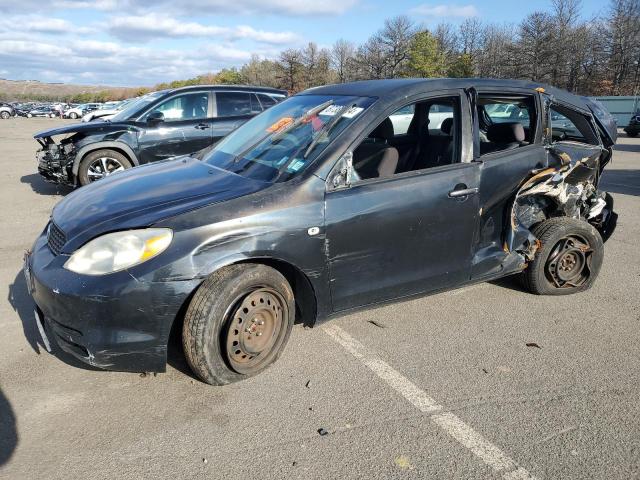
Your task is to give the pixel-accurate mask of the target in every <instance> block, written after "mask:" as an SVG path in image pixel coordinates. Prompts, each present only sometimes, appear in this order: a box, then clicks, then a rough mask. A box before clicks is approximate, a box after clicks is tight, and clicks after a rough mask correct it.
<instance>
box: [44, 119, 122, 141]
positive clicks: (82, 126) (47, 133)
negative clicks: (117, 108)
mask: <svg viewBox="0 0 640 480" xmlns="http://www.w3.org/2000/svg"><path fill="white" fill-rule="evenodd" d="M123 128H131V129H135V127H133V126H131V125H130V124H128V123H111V122H101V123H99V124H96V123H74V124H72V125H65V126H64V127H58V128H51V129H49V130H43V131H42V132H38V133H36V134H35V135H34V136H33V138H36V139H38V138H46V137H53V136H55V135H64V134H65V133H79V132H88V131H92V132H96V131H99V130H103V129H105V130H106V129H109V130H121V129H123Z"/></svg>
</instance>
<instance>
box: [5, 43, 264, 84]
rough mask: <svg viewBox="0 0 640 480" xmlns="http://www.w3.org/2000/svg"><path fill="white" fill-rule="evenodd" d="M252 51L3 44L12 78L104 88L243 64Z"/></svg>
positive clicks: (210, 47)
mask: <svg viewBox="0 0 640 480" xmlns="http://www.w3.org/2000/svg"><path fill="white" fill-rule="evenodd" d="M251 53H252V52H250V51H245V50H242V49H237V48H233V47H230V46H225V45H214V44H207V45H202V46H199V47H197V48H194V49H193V50H190V51H181V50H174V49H169V50H155V49H152V48H149V47H132V46H123V45H120V44H118V43H114V42H102V41H96V40H85V41H72V42H68V43H67V44H60V42H55V43H54V42H44V41H26V40H0V65H2V66H3V68H6V70H7V73H6V74H5V76H7V77H8V78H12V79H34V78H35V79H38V80H41V81H44V82H60V81H66V82H76V83H86V82H90V83H94V84H100V85H124V86H139V85H153V84H155V83H159V82H162V81H167V80H174V79H176V78H189V77H194V76H196V75H199V74H202V73H205V72H210V71H217V70H219V69H220V68H223V67H226V66H229V65H230V64H237V63H243V62H245V61H247V60H248V59H249V58H250V57H251Z"/></svg>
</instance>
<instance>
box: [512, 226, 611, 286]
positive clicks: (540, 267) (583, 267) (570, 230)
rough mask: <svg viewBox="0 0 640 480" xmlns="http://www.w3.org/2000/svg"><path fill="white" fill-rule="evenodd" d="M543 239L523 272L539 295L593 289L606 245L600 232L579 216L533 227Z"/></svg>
mask: <svg viewBox="0 0 640 480" xmlns="http://www.w3.org/2000/svg"><path fill="white" fill-rule="evenodd" d="M532 233H533V234H534V235H535V236H536V237H537V238H538V239H539V240H540V244H541V245H540V248H539V249H538V251H537V252H536V255H535V258H534V259H533V261H532V262H531V263H530V264H529V265H528V266H527V268H526V270H525V271H524V272H523V273H522V277H523V283H524V286H525V287H526V288H527V289H528V290H529V291H530V292H531V293H535V294H537V295H567V294H570V293H577V292H582V291H584V290H587V289H589V288H590V287H591V286H592V285H593V283H594V282H595V280H596V278H597V277H598V273H599V272H600V267H601V266H602V260H603V258H604V244H603V243H602V237H601V236H600V234H599V233H598V231H597V230H596V229H595V228H593V226H591V225H590V224H589V223H587V222H585V221H583V220H577V219H575V218H566V217H557V218H551V219H549V220H545V221H544V222H541V223H539V224H538V225H536V226H535V227H534V228H533V229H532Z"/></svg>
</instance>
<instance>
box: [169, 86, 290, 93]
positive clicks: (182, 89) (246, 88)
mask: <svg viewBox="0 0 640 480" xmlns="http://www.w3.org/2000/svg"><path fill="white" fill-rule="evenodd" d="M203 88H205V89H214V90H220V91H224V90H227V91H233V92H257V93H275V94H278V95H286V94H287V91H286V90H279V89H277V88H270V87H255V86H252V85H190V86H188V87H179V88H174V89H170V90H164V91H166V92H171V93H175V92H185V91H187V92H188V91H191V90H202V89H203Z"/></svg>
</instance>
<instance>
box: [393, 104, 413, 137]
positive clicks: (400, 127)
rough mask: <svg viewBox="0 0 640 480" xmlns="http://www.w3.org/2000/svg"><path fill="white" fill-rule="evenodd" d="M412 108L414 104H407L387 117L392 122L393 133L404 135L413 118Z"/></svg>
mask: <svg viewBox="0 0 640 480" xmlns="http://www.w3.org/2000/svg"><path fill="white" fill-rule="evenodd" d="M414 110H415V105H413V104H411V105H407V106H406V107H402V108H401V109H399V110H398V111H396V112H395V113H394V114H393V115H391V116H390V117H389V118H390V119H391V122H392V123H393V133H394V135H405V134H406V133H407V132H408V130H409V125H411V121H412V120H413V113H414Z"/></svg>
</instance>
